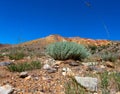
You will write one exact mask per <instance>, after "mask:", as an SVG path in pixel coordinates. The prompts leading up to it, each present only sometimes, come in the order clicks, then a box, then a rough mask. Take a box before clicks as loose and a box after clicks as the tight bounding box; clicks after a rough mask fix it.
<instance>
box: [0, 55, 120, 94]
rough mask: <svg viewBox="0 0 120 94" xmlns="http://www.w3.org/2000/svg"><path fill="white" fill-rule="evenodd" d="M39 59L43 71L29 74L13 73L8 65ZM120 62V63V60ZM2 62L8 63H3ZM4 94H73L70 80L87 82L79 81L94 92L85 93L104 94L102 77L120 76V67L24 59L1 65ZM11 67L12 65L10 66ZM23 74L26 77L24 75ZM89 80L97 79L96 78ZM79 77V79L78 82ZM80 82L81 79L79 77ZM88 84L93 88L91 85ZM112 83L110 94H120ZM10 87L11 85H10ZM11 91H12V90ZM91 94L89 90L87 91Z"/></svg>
mask: <svg viewBox="0 0 120 94" xmlns="http://www.w3.org/2000/svg"><path fill="white" fill-rule="evenodd" d="M31 59H32V60H39V61H40V62H41V63H42V65H43V66H42V68H41V69H35V70H30V71H27V72H26V73H25V74H24V73H23V74H21V73H20V72H10V71H9V70H8V68H7V67H6V66H7V63H5V62H14V63H19V62H25V61H30V60H31ZM118 62H119V63H120V61H118ZM2 63H5V65H4V64H2ZM0 64H1V65H0V86H1V87H0V94H9V93H1V92H2V90H3V92H5V91H6V92H7V90H8V92H12V93H11V94H71V93H65V91H66V90H65V84H66V82H69V80H70V77H71V76H72V77H78V78H79V77H83V78H81V79H82V80H83V81H82V82H84V80H85V83H81V82H79V83H80V84H81V85H83V87H84V88H86V90H89V91H92V92H89V93H85V94H102V89H101V86H100V83H101V79H100V78H99V76H98V75H100V74H102V73H104V72H105V71H107V72H108V73H112V72H117V73H118V74H119V75H120V65H119V64H118V63H116V64H114V63H112V62H104V63H103V62H102V61H97V62H88V61H87V62H80V61H74V60H67V61H55V60H54V59H52V58H49V57H45V56H43V57H41V58H37V57H36V58H35V57H34V58H30V57H29V58H28V57H27V58H24V59H22V60H15V61H14V60H9V59H8V60H7V59H6V61H1V62H0ZM8 64H9V63H8ZM21 75H23V76H21ZM85 77H91V78H95V79H96V82H94V80H95V79H91V80H90V78H88V79H86V78H85ZM78 78H77V79H78ZM79 79H80V78H79ZM92 81H93V83H91V82H92ZM87 83H89V84H91V85H92V86H91V85H88V86H86V85H87ZM112 83H114V82H111V84H109V88H110V89H109V90H110V94H119V91H118V89H116V88H115V87H116V86H115V85H113V84H112ZM6 85H8V86H6ZM9 89H10V90H9ZM86 92H87V91H86ZM78 94H82V93H78Z"/></svg>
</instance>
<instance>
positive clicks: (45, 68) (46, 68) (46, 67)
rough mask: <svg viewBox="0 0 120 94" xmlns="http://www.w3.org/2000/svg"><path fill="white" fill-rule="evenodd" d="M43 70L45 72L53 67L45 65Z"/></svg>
mask: <svg viewBox="0 0 120 94" xmlns="http://www.w3.org/2000/svg"><path fill="white" fill-rule="evenodd" d="M43 69H44V70H49V69H51V66H50V65H48V64H45V65H44V66H43Z"/></svg>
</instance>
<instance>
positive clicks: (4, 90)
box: [0, 84, 14, 94]
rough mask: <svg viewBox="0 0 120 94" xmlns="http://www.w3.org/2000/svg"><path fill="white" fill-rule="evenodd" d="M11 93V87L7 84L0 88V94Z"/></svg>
mask: <svg viewBox="0 0 120 94" xmlns="http://www.w3.org/2000/svg"><path fill="white" fill-rule="evenodd" d="M13 91H14V89H13V87H12V86H10V85H8V84H7V85H4V86H1V87H0V94H12V93H13Z"/></svg>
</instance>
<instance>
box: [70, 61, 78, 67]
mask: <svg viewBox="0 0 120 94" xmlns="http://www.w3.org/2000/svg"><path fill="white" fill-rule="evenodd" d="M69 65H70V66H79V63H77V62H75V61H74V62H70V63H69Z"/></svg>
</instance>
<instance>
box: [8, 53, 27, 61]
mask: <svg viewBox="0 0 120 94" xmlns="http://www.w3.org/2000/svg"><path fill="white" fill-rule="evenodd" d="M8 56H9V58H10V59H11V60H13V59H15V60H20V59H23V58H24V56H25V54H24V53H22V52H17V53H11V54H9V55H8Z"/></svg>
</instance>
